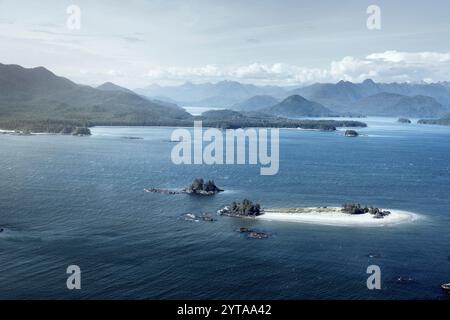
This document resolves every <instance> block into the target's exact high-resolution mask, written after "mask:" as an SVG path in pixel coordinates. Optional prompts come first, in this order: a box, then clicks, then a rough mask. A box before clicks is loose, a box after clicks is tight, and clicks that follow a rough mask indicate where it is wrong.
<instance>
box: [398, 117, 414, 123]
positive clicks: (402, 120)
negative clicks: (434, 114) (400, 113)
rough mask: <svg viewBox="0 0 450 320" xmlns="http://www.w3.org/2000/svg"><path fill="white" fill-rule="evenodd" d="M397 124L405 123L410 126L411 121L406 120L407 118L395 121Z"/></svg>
mask: <svg viewBox="0 0 450 320" xmlns="http://www.w3.org/2000/svg"><path fill="white" fill-rule="evenodd" d="M397 122H398V123H405V124H410V123H412V122H411V120H409V119H407V118H400V119H398V120H397Z"/></svg>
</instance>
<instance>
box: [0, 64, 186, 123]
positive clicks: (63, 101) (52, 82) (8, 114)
mask: <svg viewBox="0 0 450 320" xmlns="http://www.w3.org/2000/svg"><path fill="white" fill-rule="evenodd" d="M191 118H192V117H191V115H190V114H189V113H187V112H186V111H185V110H184V109H182V108H180V107H178V106H176V105H167V104H161V103H157V102H154V101H149V100H148V99H146V98H143V97H141V96H139V95H137V94H135V93H133V92H131V91H127V90H126V89H124V88H120V87H118V86H115V85H113V84H105V85H102V86H101V88H100V89H98V88H92V87H89V86H83V85H78V84H76V83H74V82H72V81H70V80H68V79H66V78H63V77H58V76H56V75H55V74H53V73H52V72H50V71H49V70H47V69H45V68H43V67H38V68H32V69H26V68H23V67H21V66H18V65H4V64H0V119H1V121H2V122H4V123H7V122H9V123H11V121H15V122H18V121H76V122H79V123H83V122H84V123H91V124H92V123H95V124H121V123H122V124H146V123H148V124H154V123H161V122H169V123H170V122H172V121H175V120H186V119H191Z"/></svg>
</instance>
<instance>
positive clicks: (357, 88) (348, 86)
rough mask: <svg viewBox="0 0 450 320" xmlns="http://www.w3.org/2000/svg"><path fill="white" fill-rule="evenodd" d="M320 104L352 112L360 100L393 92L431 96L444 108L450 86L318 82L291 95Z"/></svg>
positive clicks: (448, 102) (448, 105)
mask: <svg viewBox="0 0 450 320" xmlns="http://www.w3.org/2000/svg"><path fill="white" fill-rule="evenodd" d="M289 93H290V94H299V95H302V96H304V97H305V98H307V99H310V100H312V101H316V102H319V103H321V104H323V105H324V106H326V107H327V108H329V109H331V110H332V111H335V112H340V113H344V112H352V111H353V105H354V104H355V102H357V101H358V100H361V99H363V98H366V97H369V96H372V95H376V94H378V93H392V94H399V95H404V96H410V97H414V96H429V97H432V98H434V99H435V100H436V101H437V102H439V103H440V104H442V105H443V106H444V107H450V87H449V86H448V85H447V84H446V83H433V84H423V83H422V84H410V83H375V82H374V81H372V80H370V79H368V80H365V81H364V82H362V83H352V82H348V81H339V82H338V83H336V84H331V83H316V84H313V85H310V86H307V87H303V88H298V89H295V90H292V91H290V92H289Z"/></svg>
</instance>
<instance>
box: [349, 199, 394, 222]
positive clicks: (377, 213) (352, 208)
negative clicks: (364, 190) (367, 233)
mask: <svg viewBox="0 0 450 320" xmlns="http://www.w3.org/2000/svg"><path fill="white" fill-rule="evenodd" d="M341 211H342V212H344V213H348V214H366V213H370V214H371V215H373V216H374V218H377V219H379V218H383V217H385V216H387V215H389V214H391V212H389V211H384V210H382V209H380V208H375V207H372V206H371V207H367V206H364V207H363V206H361V205H360V204H359V203H358V204H355V203H345V204H343V205H342V209H341Z"/></svg>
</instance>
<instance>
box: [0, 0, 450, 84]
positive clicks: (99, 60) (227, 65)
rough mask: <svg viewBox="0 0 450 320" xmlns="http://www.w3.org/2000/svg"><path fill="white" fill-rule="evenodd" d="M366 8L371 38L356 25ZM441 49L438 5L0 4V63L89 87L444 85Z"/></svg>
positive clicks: (443, 15) (446, 30)
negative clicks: (375, 26)
mask: <svg viewBox="0 0 450 320" xmlns="http://www.w3.org/2000/svg"><path fill="white" fill-rule="evenodd" d="M72 4H74V5H77V6H79V8H80V9H81V20H80V21H81V24H80V25H81V29H80V30H70V29H68V28H67V26H66V21H67V18H68V14H67V12H66V9H67V7H68V6H69V5H72ZM372 4H375V5H378V6H379V7H380V9H381V30H369V29H368V28H367V26H366V20H367V18H368V14H367V13H366V10H367V7H368V6H369V5H372ZM449 39H450V2H449V1H447V0H434V1H431V0H430V1H403V0H396V1H375V0H373V1H365V0H354V1H320V0H315V1H301V0H297V1H291V0H286V1H283V0H278V1H268V0H239V1H233V0H227V1H222V0H209V1H207V0H203V1H200V0H197V1H191V0H183V1H175V0H158V1H152V0H148V1H144V0H131V1H111V0H110V1H106V0H97V1H82V0H77V1H76V0H73V1H65V0H62V1H61V0H54V1H53V0H48V1H39V2H38V1H20V0H19V1H17V0H14V1H13V0H0V43H1V50H0V62H2V63H15V64H20V65H23V66H26V67H34V66H40V65H42V66H45V67H47V68H49V69H51V70H52V71H54V72H55V73H57V74H60V75H63V76H66V77H69V78H70V79H73V80H75V81H77V82H80V83H85V84H91V85H96V84H100V83H102V82H105V81H113V82H115V83H118V84H120V85H124V86H127V87H130V88H135V87H142V86H146V85H149V84H151V83H160V84H177V83H182V82H185V81H193V82H205V81H213V82H216V81H220V80H223V79H230V80H238V81H241V82H247V83H257V84H277V85H299V84H308V83H312V82H328V81H331V82H335V81H339V80H341V79H344V80H351V81H362V80H364V79H365V78H369V77H370V78H373V79H375V80H377V81H384V82H386V81H389V82H390V81H400V82H403V81H434V82H435V81H445V80H450V41H449Z"/></svg>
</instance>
